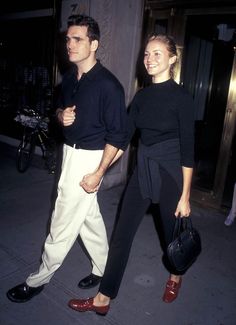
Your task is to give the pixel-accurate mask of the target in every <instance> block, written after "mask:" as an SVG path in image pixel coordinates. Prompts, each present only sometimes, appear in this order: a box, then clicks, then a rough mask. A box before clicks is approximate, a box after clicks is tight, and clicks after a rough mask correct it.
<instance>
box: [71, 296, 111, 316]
mask: <svg viewBox="0 0 236 325" xmlns="http://www.w3.org/2000/svg"><path fill="white" fill-rule="evenodd" d="M68 306H69V307H70V308H72V309H74V310H76V311H80V312H84V311H94V312H95V313H97V314H99V315H103V316H105V315H106V314H107V312H108V310H109V308H110V304H109V305H106V306H94V304H93V298H88V299H71V300H70V301H69V302H68Z"/></svg>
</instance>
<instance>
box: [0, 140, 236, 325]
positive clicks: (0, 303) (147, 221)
mask: <svg viewBox="0 0 236 325" xmlns="http://www.w3.org/2000/svg"><path fill="white" fill-rule="evenodd" d="M0 150H1V155H0V221H1V225H0V261H1V262H0V265H1V268H0V283H1V284H0V325H54V324H57V325H236V284H235V283H236V282H235V279H234V276H235V275H236V255H235V252H236V223H234V224H233V225H232V226H230V227H227V226H225V225H224V220H225V217H226V214H225V213H223V212H221V211H216V210H213V209H209V208H206V207H204V206H199V205H195V204H194V203H192V219H193V223H194V226H195V227H196V228H197V229H198V230H199V232H200V234H201V238H202V253H201V255H200V256H199V258H198V260H197V261H196V263H195V264H194V265H193V266H192V267H191V268H190V269H189V271H188V272H187V273H186V275H185V276H184V277H183V283H182V288H181V290H180V293H179V297H178V299H177V300H176V301H174V302H173V303H171V304H166V303H164V302H162V295H163V291H164V287H165V283H166V281H167V278H168V274H167V272H166V270H165V269H164V266H163V265H162V262H161V255H162V254H161V249H160V243H159V239H158V236H157V231H156V228H155V223H154V220H153V217H152V215H151V214H149V213H147V214H146V215H145V216H144V219H143V222H142V224H141V225H140V228H139V230H138V232H137V234H136V237H135V240H134V243H133V246H132V250H131V255H130V259H129V263H128V266H127V269H126V272H125V274H124V278H123V282H122V285H121V288H120V291H119V294H118V296H117V298H116V299H115V300H113V301H112V303H111V308H110V311H109V313H108V314H107V315H106V316H105V317H104V316H99V315H97V314H95V313H92V312H87V313H79V312H76V311H74V310H72V309H70V308H69V307H68V306H67V303H68V301H69V300H70V299H71V298H74V297H81V298H86V297H90V296H93V295H95V294H96V292H97V288H92V289H89V290H81V289H79V288H78V286H77V284H78V282H79V280H80V279H81V278H83V277H84V276H86V275H88V274H89V273H90V271H91V265H90V262H89V259H88V257H87V256H86V254H85V252H84V250H83V248H82V247H81V245H80V241H79V239H78V241H76V243H75V244H74V246H73V248H72V249H71V251H70V252H69V254H68V255H67V257H66V259H65V261H64V263H63V265H62V266H61V267H60V269H59V270H58V271H57V272H56V274H55V275H54V277H53V278H52V280H51V281H50V283H49V284H48V285H46V286H45V288H44V290H43V291H42V292H41V293H40V294H39V295H38V296H36V297H34V298H33V299H32V300H30V301H29V302H27V303H20V304H17V303H12V302H10V301H9V300H8V299H7V298H6V291H7V290H8V289H9V288H11V287H13V286H15V285H17V284H19V283H21V282H24V280H25V278H26V277H27V276H28V275H29V273H31V272H34V271H35V270H36V269H37V267H38V266H39V261H40V256H41V252H42V248H43V243H44V240H45V237H46V235H47V233H48V226H49V221H50V213H51V206H52V202H53V200H54V198H55V185H56V180H57V174H54V175H52V174H49V173H48V172H47V170H46V169H44V167H43V163H42V158H41V157H36V158H35V160H34V161H33V164H32V166H31V167H30V168H29V170H28V171H26V172H25V173H19V172H18V171H17V170H16V164H15V153H16V148H15V147H13V146H9V145H7V144H5V143H2V142H1V143H0ZM123 188H124V186H123V185H120V186H117V187H114V188H111V189H103V190H100V192H99V203H100V207H101V212H102V214H103V216H104V221H105V224H106V227H107V233H108V236H109V238H110V235H111V232H112V229H113V225H114V222H115V218H116V211H117V207H118V203H119V200H120V197H121V194H122V191H123ZM167 204H168V198H167Z"/></svg>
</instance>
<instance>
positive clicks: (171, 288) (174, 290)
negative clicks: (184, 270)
mask: <svg viewBox="0 0 236 325" xmlns="http://www.w3.org/2000/svg"><path fill="white" fill-rule="evenodd" d="M181 282H182V279H181V278H180V280H179V283H177V282H175V281H172V280H170V279H169V280H168V281H167V283H166V288H165V292H164V295H163V297H162V300H163V301H164V302H167V303H170V302H172V301H174V300H175V299H176V298H177V296H178V293H179V289H180V287H181Z"/></svg>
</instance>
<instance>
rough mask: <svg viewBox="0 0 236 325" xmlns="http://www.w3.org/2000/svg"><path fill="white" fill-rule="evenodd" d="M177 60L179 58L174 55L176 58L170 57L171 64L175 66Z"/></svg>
mask: <svg viewBox="0 0 236 325" xmlns="http://www.w3.org/2000/svg"><path fill="white" fill-rule="evenodd" d="M176 60H177V56H176V55H174V56H172V57H170V59H169V63H170V64H173V63H175V62H176Z"/></svg>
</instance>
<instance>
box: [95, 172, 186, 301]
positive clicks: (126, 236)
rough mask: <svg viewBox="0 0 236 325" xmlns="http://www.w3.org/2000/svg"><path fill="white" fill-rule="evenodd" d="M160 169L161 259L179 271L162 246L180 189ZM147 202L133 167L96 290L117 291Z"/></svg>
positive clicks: (170, 231)
mask: <svg viewBox="0 0 236 325" xmlns="http://www.w3.org/2000/svg"><path fill="white" fill-rule="evenodd" d="M160 173H161V179H162V185H161V192H160V201H159V209H160V217H161V220H160V221H161V224H162V229H161V231H162V234H163V236H162V237H163V239H164V243H163V246H164V251H163V253H164V255H163V262H164V265H165V267H166V268H167V270H168V272H170V273H172V274H176V275H177V274H179V273H178V272H176V271H175V270H173V269H172V268H171V267H170V265H169V264H168V260H167V259H166V258H165V247H167V245H168V244H169V243H170V242H171V241H172V234H173V229H174V224H175V215H174V212H175V210H176V207H177V203H178V201H179V199H180V195H181V193H180V190H179V187H178V185H177V184H176V182H175V181H174V180H173V178H172V177H171V176H170V175H169V174H168V173H167V172H166V171H165V170H164V169H161V168H160ZM151 203H152V202H151V200H150V199H143V198H142V196H141V193H140V188H139V184H138V175H137V169H135V170H134V173H133V175H132V176H131V178H130V180H129V183H128V185H127V188H126V190H125V193H124V196H123V200H122V205H121V210H120V214H119V219H118V222H117V224H116V227H115V229H114V233H113V236H112V240H111V243H110V248H109V253H108V259H107V264H106V268H105V272H104V275H103V278H102V281H101V283H100V287H99V291H100V292H101V293H103V294H104V295H106V296H108V297H110V298H115V297H116V296H117V294H118V291H119V288H120V284H121V281H122V278H123V274H124V271H125V268H126V265H127V262H128V258H129V254H130V250H131V246H132V243H133V239H134V236H135V234H136V231H137V229H138V227H139V225H140V223H141V221H142V219H143V217H144V215H145V213H146V211H147V209H148V208H149V206H150V205H151ZM155 206H156V207H157V205H155Z"/></svg>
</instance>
